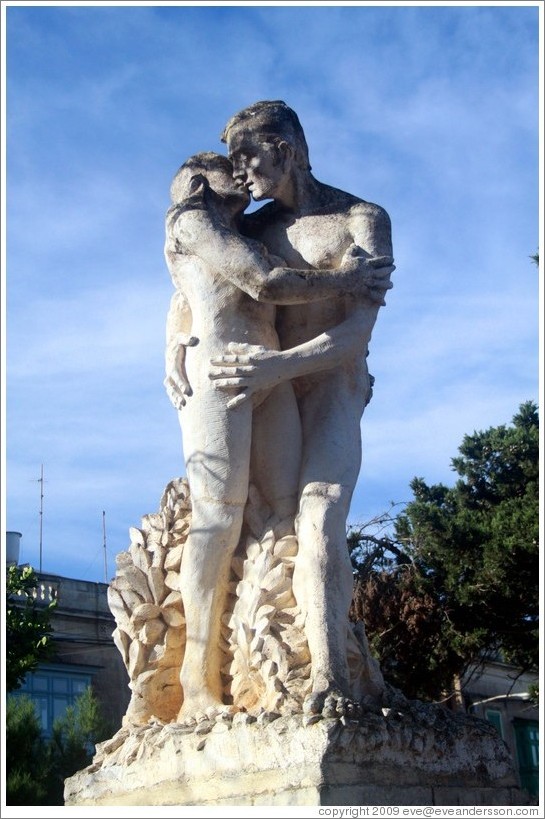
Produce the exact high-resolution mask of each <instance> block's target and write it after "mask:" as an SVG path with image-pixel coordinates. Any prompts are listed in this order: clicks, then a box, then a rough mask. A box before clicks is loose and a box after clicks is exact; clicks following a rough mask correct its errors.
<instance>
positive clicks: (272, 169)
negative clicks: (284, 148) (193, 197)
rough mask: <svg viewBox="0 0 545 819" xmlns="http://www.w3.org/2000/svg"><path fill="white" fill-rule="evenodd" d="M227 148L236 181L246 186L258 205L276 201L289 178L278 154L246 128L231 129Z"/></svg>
mask: <svg viewBox="0 0 545 819" xmlns="http://www.w3.org/2000/svg"><path fill="white" fill-rule="evenodd" d="M227 145H228V148H229V159H230V160H231V162H232V163H233V175H234V178H235V179H236V180H239V181H240V182H242V183H243V184H244V185H245V186H246V188H247V189H248V190H249V191H250V193H251V194H252V197H253V198H254V199H255V200H256V201H260V200H261V199H274V198H275V197H276V194H277V193H278V192H279V191H280V189H281V187H282V185H283V183H284V182H285V180H286V176H287V170H286V168H285V162H284V161H283V160H282V157H281V156H280V155H279V152H278V150H277V149H276V148H275V147H274V146H273V145H270V144H268V143H266V142H263V141H262V139H260V138H259V135H258V134H254V133H252V132H251V131H248V130H246V129H244V128H238V129H236V128H232V129H231V130H230V131H229V134H228V138H227Z"/></svg>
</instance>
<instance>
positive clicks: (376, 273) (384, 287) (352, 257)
mask: <svg viewBox="0 0 545 819" xmlns="http://www.w3.org/2000/svg"><path fill="white" fill-rule="evenodd" d="M341 270H345V271H354V272H359V273H361V278H360V279H359V282H358V287H357V290H356V293H359V294H360V295H364V296H367V298H369V299H370V300H371V301H373V302H375V303H376V304H380V305H384V304H385V303H386V302H385V301H384V296H385V295H386V292H387V291H388V290H390V289H391V288H392V287H393V285H392V282H391V281H390V278H389V277H390V274H391V273H393V271H394V270H395V265H394V260H393V258H392V256H374V257H368V256H366V255H365V252H364V251H363V250H362V248H360V247H358V245H350V247H349V248H348V250H346V252H345V254H344V256H343V258H342V261H341Z"/></svg>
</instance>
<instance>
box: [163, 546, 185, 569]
mask: <svg viewBox="0 0 545 819" xmlns="http://www.w3.org/2000/svg"><path fill="white" fill-rule="evenodd" d="M183 551H184V547H183V545H180V546H174V547H173V548H172V549H169V551H168V552H167V556H166V557H165V569H166V570H167V572H168V571H171V570H172V571H175V572H179V570H180V563H181V562H182V554H183Z"/></svg>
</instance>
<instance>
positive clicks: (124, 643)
mask: <svg viewBox="0 0 545 819" xmlns="http://www.w3.org/2000/svg"><path fill="white" fill-rule="evenodd" d="M112 638H113V641H114V644H115V645H116V647H117V649H118V651H119V653H120V654H121V656H122V658H123V662H124V663H125V665H127V664H128V662H129V648H130V645H131V638H130V637H129V635H128V634H127V632H126V631H123V630H121V629H119V628H116V629H114V631H113V632H112Z"/></svg>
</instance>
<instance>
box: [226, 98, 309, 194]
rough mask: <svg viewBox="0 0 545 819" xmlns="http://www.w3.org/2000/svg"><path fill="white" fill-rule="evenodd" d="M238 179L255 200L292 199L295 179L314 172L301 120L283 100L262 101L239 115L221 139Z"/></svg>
mask: <svg viewBox="0 0 545 819" xmlns="http://www.w3.org/2000/svg"><path fill="white" fill-rule="evenodd" d="M221 139H222V141H223V142H226V143H227V145H228V148H229V158H230V159H231V161H232V162H233V169H234V175H235V178H236V179H240V180H241V181H242V182H243V183H244V184H245V185H247V187H248V189H249V190H250V192H251V194H252V196H253V197H254V199H257V200H260V199H271V198H272V199H280V200H282V199H286V198H287V199H289V194H287V196H286V192H287V188H289V187H290V186H292V185H293V177H294V176H297V175H301V174H303V175H304V174H307V173H309V172H310V164H309V159H308V147H307V142H306V139H305V134H304V132H303V129H302V127H301V123H300V122H299V117H298V116H297V114H296V113H295V111H293V110H292V109H291V108H290V107H289V106H287V105H286V103H285V102H282V100H272V101H267V100H264V101H261V102H256V103H254V104H253V105H250V106H249V107H248V108H244V109H243V110H242V111H239V112H238V114H235V115H234V116H233V117H231V119H230V120H229V122H228V123H227V125H226V126H225V129H224V131H223V133H222V135H221Z"/></svg>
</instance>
